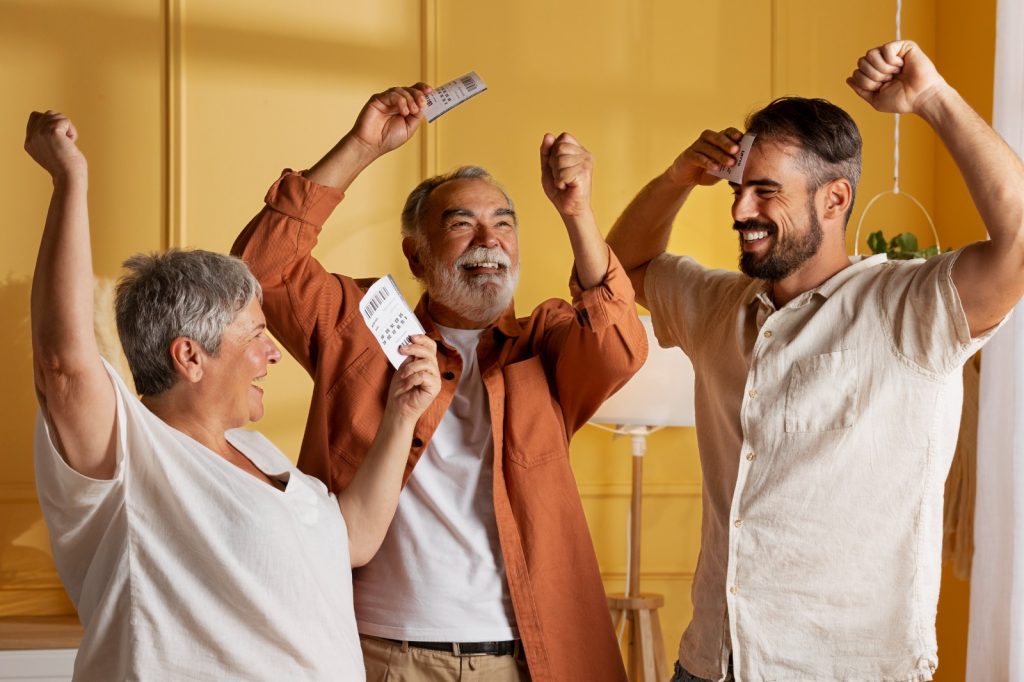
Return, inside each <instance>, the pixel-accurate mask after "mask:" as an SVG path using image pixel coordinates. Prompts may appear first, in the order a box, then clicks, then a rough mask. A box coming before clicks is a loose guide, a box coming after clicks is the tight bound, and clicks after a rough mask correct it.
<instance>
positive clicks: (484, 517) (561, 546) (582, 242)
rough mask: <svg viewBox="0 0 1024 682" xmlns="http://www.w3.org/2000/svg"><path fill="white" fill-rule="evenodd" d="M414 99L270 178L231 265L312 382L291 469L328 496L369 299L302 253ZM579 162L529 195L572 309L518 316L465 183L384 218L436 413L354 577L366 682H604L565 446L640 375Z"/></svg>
mask: <svg viewBox="0 0 1024 682" xmlns="http://www.w3.org/2000/svg"><path fill="white" fill-rule="evenodd" d="M426 92H429V88H428V87H427V86H425V85H423V84H417V85H415V86H412V87H410V88H392V89H390V90H388V91H386V92H383V93H380V94H378V95H374V96H373V97H372V98H370V101H369V102H367V104H366V106H364V107H363V110H362V111H361V112H360V113H359V116H358V118H357V120H356V122H355V125H354V127H353V128H352V130H351V131H350V132H349V133H348V134H347V135H345V137H343V138H342V139H341V141H340V142H339V143H338V144H337V145H336V146H335V147H334V148H333V149H332V150H331V151H330V152H328V154H327V155H326V156H325V157H324V158H323V159H321V160H320V161H319V162H318V163H317V164H316V165H315V166H313V167H312V168H311V169H310V170H308V171H305V172H304V173H293V172H285V173H284V174H283V175H282V176H281V178H280V179H279V180H278V181H277V183H275V184H274V186H273V187H272V188H271V189H270V191H269V193H268V194H267V198H266V206H265V207H264V209H263V210H262V211H261V212H260V213H259V215H257V216H256V218H254V219H253V221H252V222H251V223H250V224H249V226H248V227H246V229H245V230H244V231H243V232H242V234H241V235H240V236H239V238H238V241H237V242H236V243H235V247H234V249H233V252H234V253H236V254H238V255H240V256H242V258H244V259H245V260H246V261H247V262H248V263H249V266H250V268H251V270H252V272H253V274H255V275H256V277H257V278H258V279H259V281H260V284H261V285H262V287H263V294H264V310H265V312H266V316H267V322H268V326H269V328H270V330H271V332H273V334H274V336H275V337H276V338H277V339H278V340H280V342H281V343H282V344H283V345H284V346H285V348H287V349H288V351H289V352H290V353H291V354H292V355H293V356H294V357H295V358H296V359H297V360H298V361H299V362H300V363H301V364H302V365H303V366H304V367H305V368H306V370H307V371H308V372H309V373H310V375H311V376H312V377H313V381H314V393H313V399H312V405H311V408H310V413H309V421H308V423H307V425H306V433H305V438H304V439H303V443H302V450H301V455H300V457H299V467H300V468H301V469H302V470H304V471H306V472H307V473H310V474H313V475H316V476H318V477H319V478H321V479H322V480H323V481H324V482H325V483H327V485H328V487H330V488H331V490H335V491H337V490H341V489H344V488H345V486H347V485H348V483H349V482H350V481H351V480H352V476H353V474H354V473H355V471H356V469H357V468H358V467H359V466H360V464H361V460H362V453H364V452H365V451H366V449H367V446H368V444H369V442H370V441H371V440H372V438H373V436H374V434H375V433H376V431H377V427H378V425H379V424H380V421H381V415H382V412H383V408H384V402H385V397H386V396H385V389H386V387H387V385H388V380H389V377H390V375H391V373H392V370H391V369H390V366H389V365H388V363H387V360H386V359H385V358H384V355H383V354H382V353H380V351H379V350H378V349H377V348H376V341H375V340H374V338H373V336H372V335H371V334H370V332H369V331H368V330H367V329H366V328H365V326H364V324H363V321H362V319H361V316H360V313H359V307H358V306H359V302H360V299H361V298H362V296H363V293H364V292H365V291H366V289H367V288H368V287H369V286H370V284H371V283H372V280H354V279H351V278H349V277H344V276H342V275H334V274H330V273H328V272H327V271H326V270H325V269H324V268H323V266H322V265H321V264H320V263H319V262H317V261H316V259H314V258H313V256H312V255H311V251H312V249H313V247H314V246H315V244H316V239H317V235H318V233H319V231H320V229H321V225H322V224H323V223H324V221H325V220H326V219H327V217H328V216H329V215H330V213H331V211H332V210H333V209H334V207H335V206H336V205H337V204H338V202H339V201H340V200H341V198H342V196H343V192H344V191H345V190H346V189H347V188H348V187H349V185H350V184H351V183H352V181H353V180H354V179H355V178H356V176H357V175H358V174H359V173H360V171H362V170H363V169H364V168H365V167H366V166H368V165H369V164H370V163H372V162H373V161H374V160H375V159H377V158H378V157H380V156H381V155H383V154H385V153H386V152H388V151H391V150H392V149H395V148H397V147H398V146H400V145H401V144H403V143H405V142H406V141H408V140H409V139H410V138H411V137H412V135H413V133H414V132H415V131H416V129H417V128H418V126H419V125H420V122H421V120H422V119H421V111H422V108H423V107H424V106H425V104H426V102H425V97H424V95H425V93H426ZM591 171H592V161H591V157H590V154H589V153H588V152H587V151H586V150H585V149H584V148H583V147H582V146H580V145H579V143H578V142H577V141H576V140H575V139H573V137H572V136H571V135H568V134H562V135H561V136H559V137H558V138H555V137H554V136H552V135H546V136H545V137H544V140H543V143H542V145H541V180H542V185H543V188H544V191H545V193H546V194H547V196H548V198H549V199H550V200H551V202H552V203H553V204H554V206H555V208H556V209H557V210H558V212H559V214H560V216H561V217H562V220H563V222H564V223H565V226H566V230H567V232H568V236H569V240H570V242H571V244H572V249H573V255H574V256H575V259H576V264H575V265H576V266H575V269H574V271H573V273H572V276H571V279H570V290H571V292H572V298H573V303H572V304H569V303H567V302H565V301H561V300H549V301H546V302H544V303H542V304H541V305H540V306H538V307H537V308H536V309H535V310H534V311H533V313H532V314H531V315H530V316H529V317H524V318H519V319H517V318H516V316H515V310H514V307H513V305H512V293H513V291H514V289H515V284H516V279H517V276H518V272H519V243H518V223H517V219H516V214H515V209H514V207H513V205H512V202H511V201H510V200H509V198H508V197H507V196H506V194H505V193H504V191H503V190H502V189H501V188H500V187H499V186H498V185H497V184H496V183H495V182H494V180H493V179H491V177H490V176H489V175H488V174H487V173H486V172H485V171H483V170H482V169H479V168H475V167H467V168H461V169H459V170H457V171H455V172H453V173H450V174H448V175H444V176H439V177H435V178H430V179H428V180H425V181H424V182H423V183H421V184H420V185H419V186H418V187H417V188H416V189H414V190H413V192H412V194H410V196H409V199H408V201H407V202H406V206H405V210H404V211H403V212H402V234H403V235H404V239H403V241H402V249H403V251H404V253H405V255H406V257H407V258H408V261H409V266H410V268H411V269H412V272H413V274H414V275H415V276H416V277H417V278H419V279H420V280H421V281H422V282H423V285H424V289H425V290H426V293H424V295H423V297H422V298H421V299H420V302H419V305H418V306H417V307H416V315H417V317H419V319H420V322H421V323H422V324H423V327H424V328H425V329H426V331H427V333H428V335H429V336H431V337H432V338H434V339H435V340H436V341H437V344H438V363H439V366H440V370H441V376H442V379H443V381H442V387H441V394H440V395H438V396H437V398H436V399H435V401H434V403H433V404H432V406H431V407H430V408H429V409H428V410H427V412H425V413H424V415H423V417H422V418H421V419H420V420H419V423H418V424H417V426H416V431H415V438H414V439H413V447H412V450H411V451H410V453H409V462H408V465H407V467H406V473H405V480H404V484H405V487H404V489H403V491H402V494H401V497H400V499H399V505H398V511H397V513H396V515H395V521H394V522H393V523H392V526H391V529H390V531H389V533H388V536H387V538H386V539H385V541H384V544H383V546H382V547H381V550H380V551H379V552H378V553H377V555H376V556H375V557H374V559H373V560H372V561H371V562H370V563H369V564H368V565H367V566H366V567H364V568H363V569H361V570H360V571H359V572H358V573H356V574H355V576H354V593H355V602H356V620H357V622H358V626H359V632H360V634H361V636H362V644H363V653H364V656H365V662H366V672H367V678H368V679H369V680H371V681H372V680H384V679H385V678H386V679H399V678H400V679H402V680H408V681H410V682H412V681H416V680H439V681H440V680H452V681H455V680H487V681H488V682H503V681H515V680H528V679H533V680H535V681H537V682H540V681H552V682H557V681H561V680H570V679H585V680H598V681H604V680H608V681H621V680H625V671H624V669H623V666H622V661H621V659H620V657H619V652H618V646H617V643H616V639H615V635H614V632H613V629H612V624H611V619H610V616H609V613H608V609H607V606H606V602H605V596H604V589H603V587H602V584H601V579H600V575H599V572H598V566H597V561H596V558H595V555H594V550H593V546H592V544H591V540H590V535H589V533H588V531H587V526H586V520H585V518H584V516H583V510H582V505H581V503H580V499H579V494H578V492H577V489H576V483H575V480H574V478H573V475H572V471H571V469H570V467H569V460H568V445H569V438H570V437H571V436H572V434H573V433H574V432H575V431H576V430H577V429H578V428H579V427H580V426H582V425H583V424H584V423H585V422H586V420H587V419H588V418H589V417H590V416H591V415H592V414H593V413H594V412H595V411H596V410H597V408H598V407H599V406H600V405H601V403H602V402H603V401H604V399H605V398H606V397H608V396H609V395H610V394H611V393H613V392H614V391H615V390H616V389H618V388H619V387H620V386H621V385H622V384H623V383H625V381H626V380H627V379H628V378H629V377H630V376H631V375H632V374H633V373H634V372H635V371H636V370H637V369H638V368H639V367H640V365H641V364H642V363H643V361H644V359H645V357H646V353H647V344H646V335H645V333H644V330H643V327H642V325H641V324H640V321H639V319H638V318H637V315H636V310H635V305H634V302H633V291H632V287H631V286H630V283H629V279H628V278H627V277H626V275H625V273H624V272H623V271H622V269H621V267H620V266H619V264H618V261H617V260H616V259H615V256H614V255H612V253H611V251H610V250H609V249H608V247H607V245H606V244H605V243H604V240H603V239H602V237H601V234H600V232H599V231H598V228H597V225H596V223H595V221H594V216H593V213H592V211H591V209H590V186H591Z"/></svg>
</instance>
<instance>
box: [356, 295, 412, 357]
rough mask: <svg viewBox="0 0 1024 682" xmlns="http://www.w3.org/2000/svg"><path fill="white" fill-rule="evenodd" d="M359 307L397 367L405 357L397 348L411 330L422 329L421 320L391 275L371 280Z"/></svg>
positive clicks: (365, 320) (371, 329) (407, 337)
mask: <svg viewBox="0 0 1024 682" xmlns="http://www.w3.org/2000/svg"><path fill="white" fill-rule="evenodd" d="M359 310H360V312H362V314H363V321H364V322H366V326H367V327H369V328H370V332H371V333H372V334H373V337H374V338H375V339H377V343H379V344H380V347H381V348H382V349H383V350H384V354H385V355H387V356H388V360H389V361H390V362H391V364H392V365H393V366H394V367H395V369H398V366H399V365H401V364H402V362H403V361H404V360H405V358H406V356H405V355H402V354H401V353H399V352H398V349H399V348H400V347H401V346H404V345H405V344H407V343H409V342H410V341H411V339H410V337H411V336H412V335H413V334H422V333H424V332H423V327H422V326H421V325H420V321H419V320H418V319H416V315H414V314H413V312H412V309H411V308H410V307H409V304H408V303H406V302H405V299H404V298H402V292H401V291H399V290H398V285H397V284H395V280H394V278H393V277H392V276H391V275H386V276H384V277H381V278H380V279H378V280H377V281H376V282H374V283H373V286H371V287H370V288H369V289H368V290H367V291H366V295H365V296H363V300H362V301H360V302H359Z"/></svg>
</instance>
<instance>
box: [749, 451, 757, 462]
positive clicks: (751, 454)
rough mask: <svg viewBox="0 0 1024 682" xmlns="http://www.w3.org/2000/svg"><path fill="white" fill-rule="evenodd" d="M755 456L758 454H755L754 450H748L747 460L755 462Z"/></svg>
mask: <svg viewBox="0 0 1024 682" xmlns="http://www.w3.org/2000/svg"><path fill="white" fill-rule="evenodd" d="M755 457H757V455H755V454H754V453H753V452H748V453H747V461H748V462H753V461H754V458H755Z"/></svg>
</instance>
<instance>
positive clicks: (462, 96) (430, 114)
mask: <svg viewBox="0 0 1024 682" xmlns="http://www.w3.org/2000/svg"><path fill="white" fill-rule="evenodd" d="M486 89H487V85H486V84H485V83H484V82H483V81H482V80H481V79H480V76H478V75H476V71H470V72H469V73H467V74H466V75H465V76H462V77H461V78H456V79H455V80H453V81H451V82H449V83H445V84H444V85H442V86H441V87H439V88H434V90H433V92H431V93H430V94H429V95H427V107H426V109H424V110H423V113H424V114H425V115H426V117H427V120H428V121H433V120H434V119H436V118H437V117H438V116H440V115H441V114H443V113H445V112H446V111H448V110H449V109H454V108H455V107H457V106H459V105H460V104H462V103H463V102H465V101H466V100H467V99H469V98H470V97H473V96H474V95H479V94H480V93H481V92H483V91H484V90H486Z"/></svg>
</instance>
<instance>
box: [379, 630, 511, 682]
mask: <svg viewBox="0 0 1024 682" xmlns="http://www.w3.org/2000/svg"><path fill="white" fill-rule="evenodd" d="M359 640H360V642H361V644H362V645H363V662H364V663H365V664H366V681H367V682H530V673H529V671H527V669H526V661H525V660H523V659H522V657H521V656H469V655H464V656H456V655H455V654H453V653H449V652H447V651H431V650H429V649H417V648H415V647H410V646H409V645H408V644H403V643H400V642H392V641H389V640H386V639H379V638H377V637H368V636H366V635H360V636H359Z"/></svg>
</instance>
